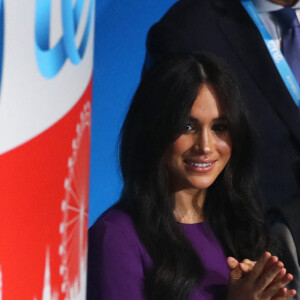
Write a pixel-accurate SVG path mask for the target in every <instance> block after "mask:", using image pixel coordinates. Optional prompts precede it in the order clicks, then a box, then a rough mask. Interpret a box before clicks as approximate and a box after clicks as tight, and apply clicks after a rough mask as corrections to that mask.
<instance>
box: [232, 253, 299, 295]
mask: <svg viewBox="0 0 300 300" xmlns="http://www.w3.org/2000/svg"><path fill="white" fill-rule="evenodd" d="M227 264H228V267H229V268H230V270H231V271H230V281H229V294H228V300H241V299H243V300H286V299H291V298H292V297H294V296H295V295H296V291H295V290H289V291H288V290H287V289H286V288H285V286H286V285H287V284H288V283H289V282H290V281H292V280H293V276H292V275H291V274H286V269H285V268H284V265H283V263H282V262H280V261H278V258H277V257H276V256H271V254H270V253H269V252H265V253H264V254H263V255H262V256H261V257H260V259H259V260H258V261H257V263H255V262H252V261H251V260H248V259H245V260H243V261H242V262H241V263H239V262H238V261H237V260H236V259H234V258H232V257H229V258H228V259H227Z"/></svg>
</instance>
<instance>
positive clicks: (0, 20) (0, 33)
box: [0, 0, 4, 88]
mask: <svg viewBox="0 0 300 300" xmlns="http://www.w3.org/2000/svg"><path fill="white" fill-rule="evenodd" d="M3 41H4V5H3V0H0V88H1V80H2V61H3Z"/></svg>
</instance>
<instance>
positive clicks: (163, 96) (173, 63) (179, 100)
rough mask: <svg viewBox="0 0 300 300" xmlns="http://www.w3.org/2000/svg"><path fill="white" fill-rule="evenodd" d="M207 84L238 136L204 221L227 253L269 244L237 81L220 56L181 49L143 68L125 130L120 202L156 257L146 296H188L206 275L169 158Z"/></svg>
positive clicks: (244, 253)
mask: <svg viewBox="0 0 300 300" xmlns="http://www.w3.org/2000/svg"><path fill="white" fill-rule="evenodd" d="M203 84H207V85H209V86H210V87H212V88H213V90H214V91H215V93H216V95H217V98H218V100H219V101H220V105H221V107H222V110H223V112H224V114H225V117H226V119H227V122H228V128H229V134H230V137H231V142H232V155H231V158H230V160H229V162H228V164H227V166H226V167H225V169H224V170H223V171H222V173H221V174H220V175H219V176H218V178H217V179H216V181H215V182H214V183H213V184H212V186H210V187H209V189H208V191H207V194H206V198H205V204H204V219H205V221H206V222H208V223H209V224H210V226H211V228H212V230H213V232H214V233H215V235H216V236H217V238H218V240H219V241H220V243H221V245H222V247H223V249H224V252H225V253H226V255H228V256H229V255H230V256H234V257H236V258H237V259H239V260H241V259H243V258H250V259H254V260H255V259H257V258H258V256H259V255H260V254H261V253H262V251H263V250H264V249H265V247H266V243H267V236H266V234H265V229H264V224H263V221H262V217H261V215H260V213H259V209H258V208H257V195H256V189H255V182H254V171H253V153H252V143H251V131H250V129H249V125H248V121H247V116H246V113H245V108H244V105H243V101H242V99H241V95H240V91H239V88H238V85H237V82H236V80H235V79H234V77H233V76H232V74H231V72H230V71H229V69H228V67H227V66H226V65H225V64H224V63H223V62H222V61H220V60H219V59H217V58H215V57H212V56H210V55H207V54H198V55H176V56H175V57H172V58H170V59H167V60H165V61H163V62H160V63H158V64H157V65H155V66H154V67H152V69H150V71H148V72H147V73H146V74H144V76H143V78H142V80H141V82H140V84H139V87H138V89H137V91H136V93H135V95H134V97H133V100H132V103H131V105H130V108H129V111H128V114H127V116H126V119H125V122H124V125H123V128H122V132H121V144H120V163H121V170H122V175H123V179H124V188H123V192H122V196H121V199H120V202H119V205H120V206H121V207H123V208H124V209H126V210H127V212H128V213H129V214H130V216H131V218H132V220H133V222H134V225H135V228H136V230H137V232H138V235H139V238H140V240H141V241H142V243H143V244H144V245H145V247H146V248H147V250H148V252H149V254H150V256H151V258H152V260H153V264H154V269H153V270H152V271H151V272H150V273H149V274H147V275H146V278H145V294H146V296H147V299H155V300H159V299H172V300H174V299H176V300H177V299H178V300H179V299H188V297H189V294H190V291H191V289H192V288H193V287H194V286H195V285H196V284H197V283H198V282H199V281H201V277H202V276H203V273H204V268H203V265H202V262H201V260H200V258H199V257H198V255H197V253H196V252H195V250H194V249H193V247H192V245H191V244H190V242H189V241H188V240H187V238H186V237H185V235H184V234H183V232H182V229H181V227H180V225H179V224H178V223H177V222H176V221H175V219H174V215H173V211H174V206H175V201H174V196H173V195H172V193H170V182H169V176H168V172H167V170H166V167H165V159H164V155H165V153H166V150H167V148H168V147H169V146H170V145H171V144H172V143H173V142H174V141H175V140H176V139H177V138H178V137H179V136H180V134H181V133H182V130H183V129H184V128H185V125H186V122H187V120H188V117H189V114H190V110H191V107H192V105H193V103H194V101H195V99H196V96H197V94H198V91H199V89H200V88H201V86H202V85H203Z"/></svg>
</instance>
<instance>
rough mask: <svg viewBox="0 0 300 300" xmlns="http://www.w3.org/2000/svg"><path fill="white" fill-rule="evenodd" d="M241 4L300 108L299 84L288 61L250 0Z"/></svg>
mask: <svg viewBox="0 0 300 300" xmlns="http://www.w3.org/2000/svg"><path fill="white" fill-rule="evenodd" d="M242 5H243V6H244V8H245V9H246V11H247V13H248V14H249V16H250V17H251V19H252V20H253V22H254V23H255V25H256V27H257V29H258V30H259V32H260V34H261V36H262V38H263V40H264V42H265V44H266V46H267V48H268V50H269V52H270V55H271V57H272V59H273V61H274V63H275V66H276V67H277V70H278V72H279V74H280V75H281V78H282V80H283V81H284V83H285V85H286V87H287V89H288V91H289V92H290V95H291V97H292V98H293V100H294V102H295V104H296V105H297V107H298V108H299V109H300V86H299V84H298V82H297V80H296V78H295V76H294V74H293V72H292V70H291V69H290V67H289V65H288V63H287V62H286V60H285V58H284V56H283V54H282V53H281V51H280V50H279V49H278V47H277V46H276V44H275V42H274V40H273V39H272V37H271V35H270V34H269V32H268V30H267V29H266V27H265V25H264V23H263V22H262V20H261V19H260V17H259V15H258V12H257V10H256V8H255V6H254V4H253V3H252V1H250V0H242Z"/></svg>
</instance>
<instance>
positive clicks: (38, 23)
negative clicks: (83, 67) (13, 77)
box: [0, 0, 94, 78]
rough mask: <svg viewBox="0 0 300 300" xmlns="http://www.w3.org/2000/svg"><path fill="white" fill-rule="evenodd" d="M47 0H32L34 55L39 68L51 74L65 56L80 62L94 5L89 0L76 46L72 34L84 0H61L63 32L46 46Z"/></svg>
mask: <svg viewBox="0 0 300 300" xmlns="http://www.w3.org/2000/svg"><path fill="white" fill-rule="evenodd" d="M0 1H1V0H0ZM51 1H52V0H36V15H35V41H36V43H35V51H36V59H37V63H38V66H39V69H40V72H41V73H42V75H43V76H44V77H46V78H52V77H54V76H55V75H56V74H57V73H58V72H59V71H60V69H61V68H62V66H63V65H64V63H65V61H66V60H67V58H69V59H70V61H71V62H72V63H73V64H74V65H77V64H79V63H80V62H81V60H82V58H83V56H84V53H85V50H86V46H87V42H88V38H89V34H90V29H91V24H92V14H93V8H94V0H90V5H89V10H88V17H87V22H86V25H85V29H84V33H83V37H82V40H81V42H80V45H79V48H77V46H76V42H75V36H76V32H77V29H78V25H79V22H80V18H81V16H82V11H83V7H84V3H85V1H87V0H77V1H76V3H75V5H74V6H72V0H62V1H61V8H62V25H63V35H62V37H61V38H60V40H59V41H58V42H57V44H56V45H55V46H54V47H53V48H51V49H50V48H49V37H50V12H51Z"/></svg>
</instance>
